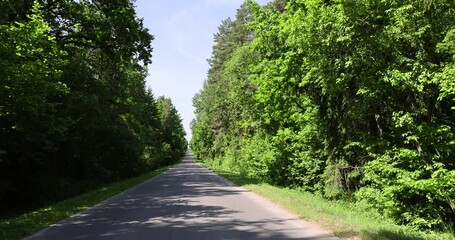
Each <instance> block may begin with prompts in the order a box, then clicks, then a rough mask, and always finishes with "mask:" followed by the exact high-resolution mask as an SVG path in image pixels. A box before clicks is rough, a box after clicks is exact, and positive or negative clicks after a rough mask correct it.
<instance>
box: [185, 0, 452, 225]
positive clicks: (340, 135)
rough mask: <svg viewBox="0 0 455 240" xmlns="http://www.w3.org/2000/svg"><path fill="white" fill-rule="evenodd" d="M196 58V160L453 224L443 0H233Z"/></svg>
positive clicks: (446, 1) (448, 23) (414, 221)
mask: <svg viewBox="0 0 455 240" xmlns="http://www.w3.org/2000/svg"><path fill="white" fill-rule="evenodd" d="M209 62H210V67H211V68H210V70H209V72H208V76H207V81H206V82H205V84H204V86H203V89H202V90H201V91H200V92H199V93H198V94H197V95H196V96H195V97H194V106H195V107H196V119H195V120H194V121H193V123H192V131H193V138H192V140H191V143H190V145H191V148H192V150H193V151H194V153H195V155H196V156H197V157H198V158H199V159H201V160H204V161H208V162H210V163H211V164H217V165H220V166H224V167H226V168H230V169H232V170H237V171H239V172H241V173H244V174H245V175H248V176H253V177H257V178H260V179H263V180H265V181H268V182H270V183H273V184H277V185H281V186H286V187H297V188H302V189H304V190H306V191H310V192H314V193H315V194H318V195H322V196H324V197H326V198H331V199H341V198H343V199H349V200H351V201H356V202H357V203H358V206H359V207H364V208H369V209H376V210H377V211H378V212H380V213H381V214H383V215H385V216H387V217H390V218H392V219H394V220H395V221H396V222H397V223H400V224H406V225H409V226H412V227H414V228H419V229H453V226H454V222H455V1H453V0H394V1H383V0H337V1H333V0H287V1H286V0H276V1H274V2H272V3H270V4H268V5H266V6H263V7H260V6H258V5H257V4H256V3H254V2H252V1H247V2H246V3H244V4H243V5H242V6H241V7H240V9H239V10H238V12H237V15H236V19H235V20H231V19H227V20H225V21H223V22H222V24H221V25H220V27H219V32H218V33H217V34H216V35H215V45H214V47H213V54H212V57H211V59H210V60H209Z"/></svg>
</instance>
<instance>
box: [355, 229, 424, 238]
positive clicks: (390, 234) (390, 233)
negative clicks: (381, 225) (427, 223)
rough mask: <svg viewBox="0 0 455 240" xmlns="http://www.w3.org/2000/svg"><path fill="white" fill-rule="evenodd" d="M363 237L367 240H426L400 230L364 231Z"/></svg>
mask: <svg viewBox="0 0 455 240" xmlns="http://www.w3.org/2000/svg"><path fill="white" fill-rule="evenodd" d="M361 235H362V236H364V237H365V239H367V240H424V239H425V238H422V237H419V236H414V235H413V234H412V233H406V232H404V231H400V230H388V229H380V230H379V231H377V232H376V231H375V232H369V231H362V234H361Z"/></svg>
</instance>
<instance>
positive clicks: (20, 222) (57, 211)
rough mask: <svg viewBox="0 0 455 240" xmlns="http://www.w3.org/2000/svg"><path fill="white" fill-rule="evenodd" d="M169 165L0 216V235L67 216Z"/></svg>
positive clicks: (22, 233) (24, 232)
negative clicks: (17, 212)
mask: <svg viewBox="0 0 455 240" xmlns="http://www.w3.org/2000/svg"><path fill="white" fill-rule="evenodd" d="M170 167H171V166H168V167H163V168H159V169H157V170H155V171H152V172H150V173H147V174H144V175H140V176H137V177H134V178H130V179H127V180H124V181H120V182H117V183H114V184H112V185H109V186H105V187H101V188H99V189H96V190H94V191H91V192H88V193H85V194H82V195H79V196H76V197H74V198H70V199H67V200H63V201H60V202H57V203H55V204H52V205H49V206H46V207H43V208H40V209H37V210H35V211H30V212H26V213H23V214H21V215H19V216H15V217H10V218H7V219H0V239H21V238H24V237H26V236H28V235H31V234H33V233H35V232H37V231H39V230H41V229H43V228H46V227H48V226H49V225H51V224H53V223H56V222H58V221H60V220H63V219H65V218H68V217H69V216H72V215H74V214H76V213H78V212H80V211H82V210H85V209H87V208H89V207H91V206H93V205H95V204H97V203H99V202H101V201H103V200H105V199H108V198H110V197H112V196H114V195H116V194H118V193H121V192H123V191H125V190H127V189H129V188H131V187H133V186H135V185H137V184H140V183H142V182H144V181H146V180H148V179H150V178H151V177H153V176H156V175H158V174H160V173H162V172H164V171H166V170H167V169H169V168H170Z"/></svg>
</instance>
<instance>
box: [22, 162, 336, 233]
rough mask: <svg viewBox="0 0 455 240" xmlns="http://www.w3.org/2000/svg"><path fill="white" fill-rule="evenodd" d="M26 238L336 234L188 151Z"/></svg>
mask: <svg viewBox="0 0 455 240" xmlns="http://www.w3.org/2000/svg"><path fill="white" fill-rule="evenodd" d="M27 239H29V240H36V239H59V240H60V239H83V240H86V239H174V240H176V239H185V240H195V239H225V240H227V239H230V240H231V239H324V240H328V239H337V238H335V237H333V236H331V235H329V234H328V233H327V232H325V231H323V230H321V229H319V228H318V227H317V226H315V225H312V224H310V223H307V222H304V221H302V220H299V219H298V218H297V217H296V216H294V215H292V214H289V213H287V212H286V211H284V210H282V209H280V208H278V207H277V206H275V205H274V204H272V203H270V202H268V201H266V200H265V199H263V198H262V197H259V196H257V195H256V194H254V193H251V192H248V191H246V190H244V189H242V188H240V187H237V186H235V185H233V184H232V183H230V182H227V181H225V180H224V179H222V178H220V177H219V176H217V175H216V174H214V173H212V172H211V171H209V170H207V169H205V168H203V167H201V166H200V165H199V164H197V163H195V161H194V159H193V158H192V157H191V156H186V157H185V159H184V160H183V162H182V163H181V164H179V165H177V166H176V167H174V168H172V169H170V170H169V171H167V172H165V173H163V174H161V175H159V176H156V177H154V178H152V179H150V180H149V181H147V182H145V183H143V184H140V185H138V186H136V187H134V188H132V189H130V190H128V191H126V192H123V193H121V194H119V195H117V196H115V197H113V198H110V199H108V200H106V201H104V202H102V203H100V204H98V205H96V206H94V207H92V208H90V209H88V210H86V211H84V212H81V213H79V214H77V215H75V216H73V217H71V218H68V219H66V220H63V221H62V222H59V223H57V224H54V225H53V226H51V227H50V228H47V229H45V230H43V231H41V232H38V233H37V234H35V235H33V236H30V237H29V238H27Z"/></svg>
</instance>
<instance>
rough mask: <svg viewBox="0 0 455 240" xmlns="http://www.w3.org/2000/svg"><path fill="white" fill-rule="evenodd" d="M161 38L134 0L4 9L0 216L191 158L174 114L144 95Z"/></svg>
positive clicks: (67, 0)
mask: <svg viewBox="0 0 455 240" xmlns="http://www.w3.org/2000/svg"><path fill="white" fill-rule="evenodd" d="M152 40H153V36H152V35H151V34H150V33H149V32H148V30H147V29H146V28H144V26H143V23H142V20H141V19H138V17H137V16H136V13H135V10H134V7H133V5H132V1H130V0H109V1H99V0H96V1H95V0H93V1H89V0H80V1H76V0H52V1H47V0H37V1H31V0H21V1H18V0H2V1H0V212H5V211H4V210H1V209H8V208H9V209H11V208H17V207H20V208H23V207H27V206H37V205H38V204H42V203H47V202H49V201H53V200H56V199H61V198H63V197H68V196H70V195H74V194H77V193H80V192H82V191H85V190H87V189H91V188H93V187H96V186H99V185H101V184H106V183H110V182H112V181H115V180H118V179H122V178H127V177H130V176H134V175H137V174H140V173H144V172H146V171H150V170H152V169H154V168H157V167H159V166H162V165H166V164H170V163H172V162H175V161H177V160H179V159H180V157H182V156H183V155H184V152H185V150H186V147H187V143H186V140H185V138H184V136H185V132H184V129H183V127H182V121H181V118H180V116H179V114H178V113H177V111H176V109H175V107H174V106H173V104H172V103H171V101H170V99H167V98H164V97H160V98H158V99H156V98H155V97H154V96H153V94H152V92H151V90H147V89H146V88H145V77H146V75H147V65H149V64H150V63H151V57H152V55H151V53H152V47H151V42H152Z"/></svg>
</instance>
